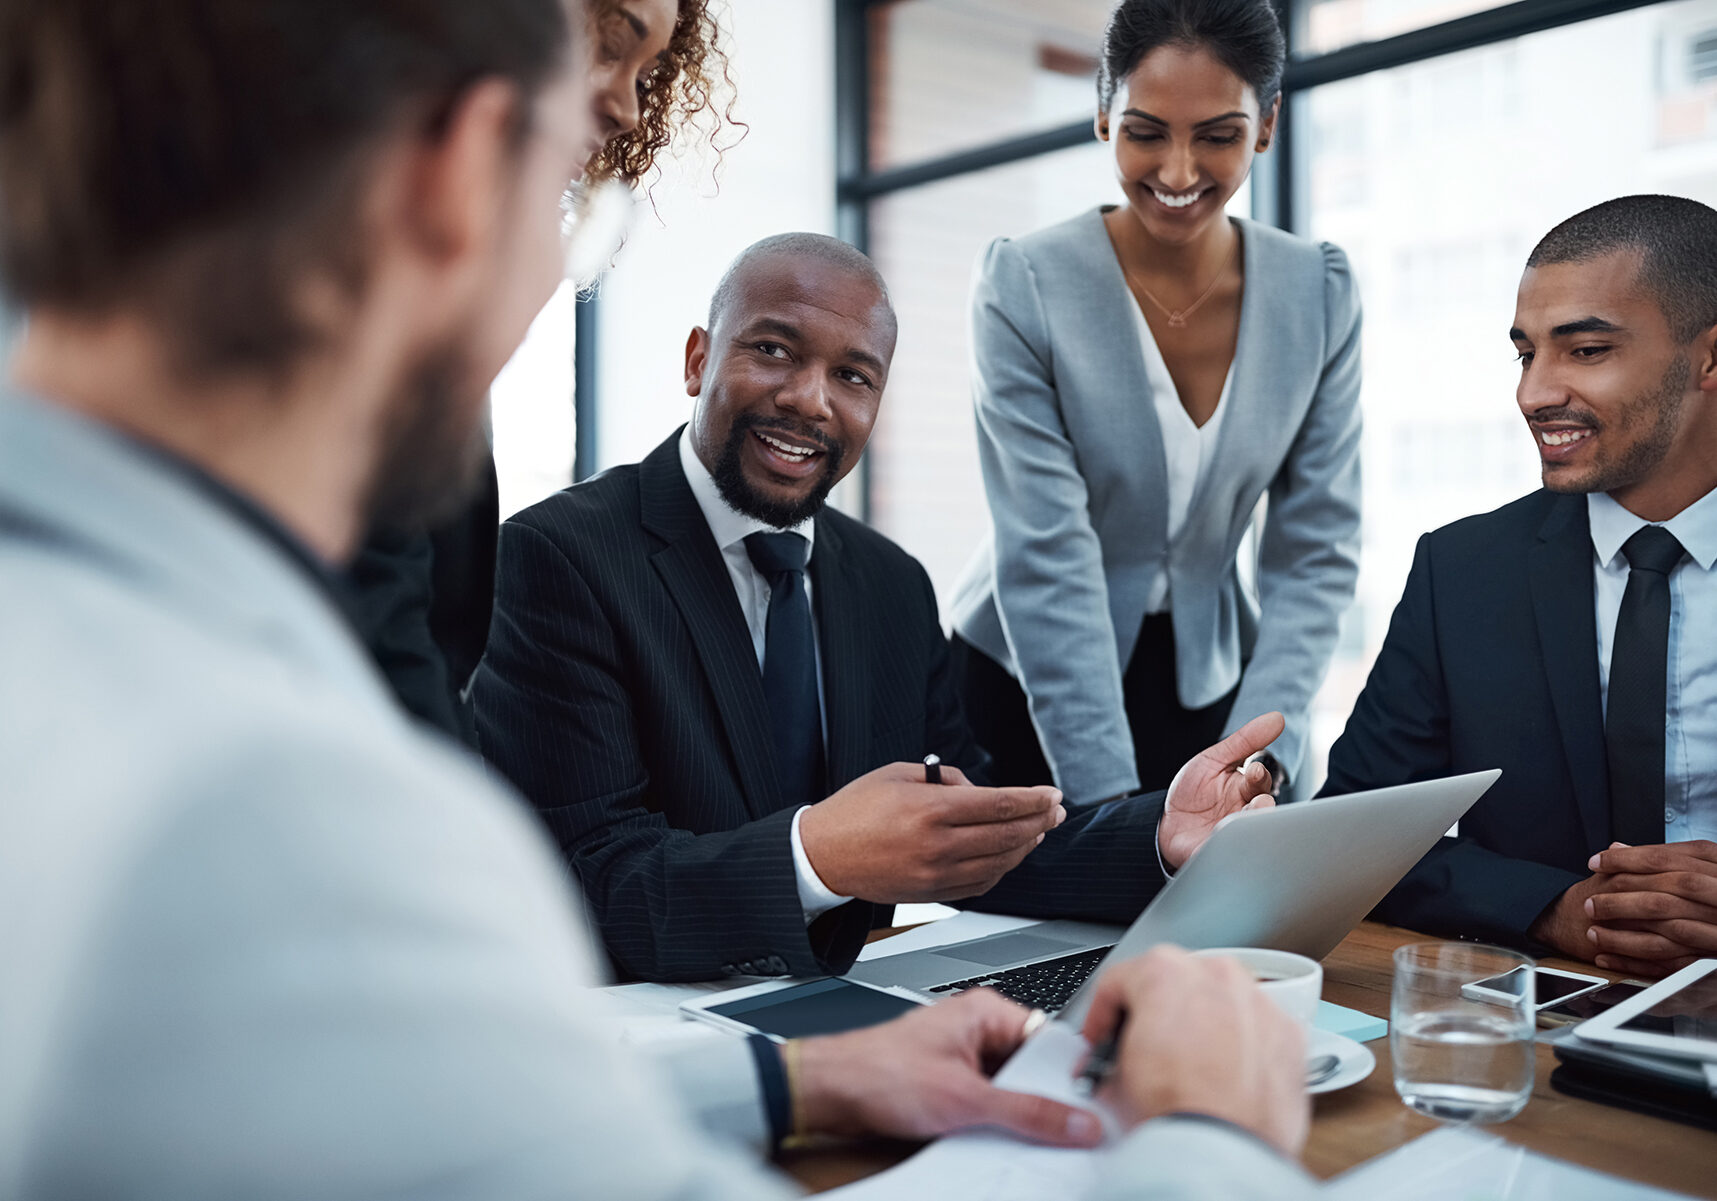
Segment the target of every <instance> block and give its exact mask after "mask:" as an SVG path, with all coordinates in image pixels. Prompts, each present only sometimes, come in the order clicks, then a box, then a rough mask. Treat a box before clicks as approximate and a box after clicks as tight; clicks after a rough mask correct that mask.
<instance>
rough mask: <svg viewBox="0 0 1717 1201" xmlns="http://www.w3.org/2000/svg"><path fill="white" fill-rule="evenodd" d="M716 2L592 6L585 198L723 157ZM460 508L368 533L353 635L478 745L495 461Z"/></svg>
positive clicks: (724, 81)
mask: <svg viewBox="0 0 1717 1201" xmlns="http://www.w3.org/2000/svg"><path fill="white" fill-rule="evenodd" d="M712 3H713V0H589V8H588V11H589V30H588V36H587V38H586V45H587V52H588V54H589V60H590V61H589V72H590V79H591V83H592V93H591V104H592V107H593V110H594V111H593V116H594V117H595V121H594V122H593V128H594V131H595V132H594V133H593V134H592V138H591V142H590V144H589V145H588V146H586V147H582V148H581V149H582V150H583V151H584V159H585V168H584V174H583V178H582V179H581V180H580V181H579V184H580V185H581V188H582V189H583V190H588V189H589V188H591V187H593V186H595V185H597V184H601V183H605V182H607V181H609V180H618V181H620V182H621V183H623V184H625V185H627V186H628V187H633V188H636V187H638V186H639V185H640V184H644V183H645V182H646V177H647V176H648V175H649V174H650V173H651V171H652V169H654V168H655V167H656V166H657V164H658V162H659V160H660V157H661V155H662V154H663V152H664V151H667V150H669V149H671V148H673V147H674V146H676V145H679V146H682V147H683V146H688V145H691V144H695V143H696V142H699V141H701V142H703V143H704V144H706V145H709V146H712V147H715V148H716V149H717V150H718V151H719V149H720V147H719V145H718V144H717V139H718V138H719V135H720V133H721V129H722V127H723V126H724V125H727V124H735V122H733V121H732V117H731V114H730V109H731V105H732V96H733V88H732V80H731V79H730V78H729V76H728V63H727V55H726V54H725V53H724V52H723V50H722V48H721V45H720V31H719V28H718V26H717V24H716V20H715V17H714V15H713V14H712V13H711V11H710V9H711V6H712ZM485 478H486V483H485V484H484V486H482V487H480V488H479V490H478V493H477V496H476V497H475V498H474V499H473V501H472V503H471V504H470V505H469V506H468V507H467V508H466V509H465V511H464V512H462V513H460V514H459V515H458V516H456V517H455V518H454V519H453V520H452V521H450V522H448V523H447V524H445V525H443V526H440V527H438V528H436V529H434V530H431V531H429V532H428V533H427V534H426V533H423V532H421V531H411V530H375V531H372V532H371V535H370V538H369V540H368V541H367V542H366V543H365V546H364V549H363V551H362V553H361V554H360V555H359V556H358V559H357V561H356V562H354V563H353V565H352V568H351V578H350V589H349V593H348V595H349V598H350V603H349V608H350V611H351V614H352V618H353V622H354V624H355V626H356V627H357V630H358V633H359V636H360V637H362V638H363V639H364V642H365V644H366V645H367V646H368V647H369V649H370V653H371V655H372V656H374V658H375V660H376V663H377V665H378V666H379V667H380V668H381V669H382V672H383V674H384V675H386V676H387V679H388V683H389V685H390V686H391V687H392V688H393V691H394V694H395V695H396V696H397V697H398V698H399V701H400V703H401V704H402V705H404V706H405V708H406V709H407V710H409V711H410V712H411V713H412V714H414V715H415V716H416V717H418V718H419V719H421V720H423V721H425V722H427V723H429V724H430V725H432V726H435V727H437V728H439V729H441V730H442V731H443V732H445V733H447V734H449V735H450V736H452V737H454V738H458V739H459V740H461V741H463V742H465V743H467V744H468V745H472V746H475V745H476V737H477V735H476V720H475V714H474V713H473V712H472V709H471V705H470V702H469V699H468V695H469V694H468V692H467V689H466V685H467V684H468V683H469V682H470V679H471V675H472V673H473V672H475V671H476V670H477V663H478V661H479V660H480V659H481V658H482V657H483V648H484V646H485V645H486V644H487V642H488V637H489V617H490V614H491V612H492V610H493V606H494V596H495V549H496V532H497V530H498V528H499V526H500V513H499V507H500V502H499V498H498V495H497V490H496V484H495V473H494V464H493V460H492V458H491V460H490V464H489V469H488V471H487V473H486V476H485Z"/></svg>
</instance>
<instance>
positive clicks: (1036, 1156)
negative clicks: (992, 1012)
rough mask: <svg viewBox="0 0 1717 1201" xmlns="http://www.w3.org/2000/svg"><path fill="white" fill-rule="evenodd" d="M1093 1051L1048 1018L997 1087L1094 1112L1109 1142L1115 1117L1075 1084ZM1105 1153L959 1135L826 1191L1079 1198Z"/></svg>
mask: <svg viewBox="0 0 1717 1201" xmlns="http://www.w3.org/2000/svg"><path fill="white" fill-rule="evenodd" d="M1089 1050H1090V1048H1089V1047H1088V1046H1086V1043H1085V1040H1084V1039H1083V1038H1082V1037H1080V1035H1079V1032H1078V1031H1076V1030H1075V1029H1073V1028H1072V1027H1071V1026H1067V1025H1064V1024H1062V1023H1060V1022H1050V1023H1049V1024H1048V1025H1047V1026H1045V1027H1044V1028H1043V1029H1042V1030H1040V1031H1038V1033H1037V1034H1036V1035H1034V1036H1033V1037H1032V1039H1031V1040H1030V1041H1029V1042H1027V1043H1026V1044H1025V1046H1023V1047H1021V1048H1020V1049H1019V1051H1018V1052H1017V1053H1016V1054H1015V1055H1014V1057H1013V1058H1012V1059H1010V1060H1008V1062H1007V1065H1006V1066H1005V1067H1003V1068H1002V1070H1001V1071H1000V1072H998V1073H997V1074H996V1084H997V1085H998V1086H1000V1087H1002V1088H1008V1089H1012V1090H1014V1091H1015V1092H1022V1093H1036V1094H1038V1095H1040V1096H1045V1097H1050V1098H1052V1099H1054V1100H1056V1101H1062V1102H1065V1103H1066V1104H1069V1105H1077V1106H1080V1107H1081V1108H1083V1109H1088V1110H1091V1111H1092V1112H1094V1113H1096V1114H1097V1115H1098V1116H1099V1117H1100V1118H1101V1119H1102V1121H1103V1125H1104V1129H1105V1130H1106V1131H1107V1132H1108V1135H1109V1137H1108V1139H1107V1140H1106V1141H1105V1144H1104V1147H1105V1148H1106V1147H1108V1146H1110V1145H1112V1143H1113V1141H1114V1139H1115V1138H1116V1137H1117V1135H1118V1133H1119V1129H1120V1127H1119V1124H1118V1123H1117V1122H1116V1121H1115V1118H1114V1115H1113V1114H1110V1113H1108V1112H1107V1111H1106V1110H1105V1109H1104V1108H1103V1107H1102V1106H1100V1105H1096V1104H1095V1103H1093V1102H1092V1101H1091V1099H1090V1098H1089V1097H1086V1096H1084V1095H1083V1094H1081V1093H1080V1092H1079V1091H1078V1090H1077V1089H1076V1088H1075V1087H1074V1076H1075V1073H1076V1072H1077V1071H1078V1069H1079V1065H1080V1064H1081V1063H1083V1062H1084V1060H1085V1056H1086V1053H1087V1052H1088V1051H1089ZM1105 1154H1106V1152H1105V1150H1104V1149H1102V1148H1099V1149H1098V1150H1094V1151H1085V1150H1070V1149H1068V1148H1064V1147H1040V1146H1036V1145H1034V1144H1031V1143H1025V1142H1021V1141H1020V1140H1018V1139H1016V1138H1013V1137H1012V1136H1010V1135H1007V1134H1002V1133H999V1132H994V1131H981V1132H973V1133H969V1134H954V1135H949V1136H948V1137H947V1138H944V1139H940V1140H938V1141H937V1142H935V1143H932V1144H931V1145H930V1146H928V1147H926V1148H924V1150H922V1151H920V1152H918V1154H916V1155H914V1156H913V1157H912V1158H911V1159H908V1160H907V1161H906V1162H905V1163H902V1164H899V1165H897V1166H895V1167H893V1168H890V1169H889V1170H888V1171H886V1172H879V1173H877V1174H876V1175H875V1176H871V1177H869V1178H868V1179H865V1180H861V1181H859V1182H858V1183H856V1184H849V1185H847V1186H846V1187H845V1188H839V1189H835V1190H833V1191H832V1192H830V1193H828V1194H826V1195H827V1196H829V1197H836V1198H840V1199H841V1201H885V1199H886V1201H1043V1199H1044V1198H1051V1197H1078V1196H1082V1195H1083V1194H1085V1193H1088V1192H1090V1191H1091V1190H1092V1189H1093V1188H1095V1187H1096V1183H1097V1174H1098V1171H1099V1169H1100V1167H1101V1165H1102V1163H1103V1157H1104V1155H1105Z"/></svg>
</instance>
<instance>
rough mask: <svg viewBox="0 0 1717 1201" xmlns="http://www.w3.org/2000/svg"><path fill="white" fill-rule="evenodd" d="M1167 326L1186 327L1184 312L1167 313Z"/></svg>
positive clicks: (1174, 327)
mask: <svg viewBox="0 0 1717 1201" xmlns="http://www.w3.org/2000/svg"><path fill="white" fill-rule="evenodd" d="M1169 328H1170V329H1185V328H1186V314H1185V313H1170V314H1169Z"/></svg>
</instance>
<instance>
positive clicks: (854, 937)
mask: <svg viewBox="0 0 1717 1201" xmlns="http://www.w3.org/2000/svg"><path fill="white" fill-rule="evenodd" d="M677 440H678V434H676V435H675V436H674V437H672V438H669V439H668V441H666V442H664V443H663V444H662V445H661V446H660V447H658V448H657V449H656V450H655V451H654V452H652V453H651V454H650V456H649V457H648V458H647V459H645V460H644V462H642V463H640V464H637V465H635V466H628V467H621V468H617V469H615V470H612V471H609V472H606V473H604V474H603V475H601V476H598V477H597V478H595V479H592V480H589V481H586V482H584V483H582V484H578V485H575V486H573V487H571V488H568V489H566V490H565V491H563V492H560V493H558V494H556V495H555V496H552V497H550V498H549V499H548V500H546V501H544V502H542V503H541V504H538V505H536V506H534V507H532V508H530V509H527V510H525V511H524V512H522V513H520V514H518V515H517V516H516V517H514V518H513V519H512V520H510V521H508V522H507V523H506V525H505V526H504V527H503V528H502V533H501V550H500V571H499V587H498V592H497V597H496V612H495V622H494V626H493V628H492V630H491V634H490V639H489V650H488V655H487V657H486V658H485V660H484V662H483V666H482V667H481V668H480V669H479V672H478V677H477V705H478V725H479V729H480V733H481V740H482V747H483V751H484V754H485V755H486V756H487V757H488V758H489V759H490V760H491V762H493V763H494V764H495V765H496V766H497V767H499V768H500V769H501V770H502V771H503V772H505V773H506V774H507V775H508V776H509V777H510V778H511V779H512V780H513V782H514V783H515V784H516V785H517V786H518V787H519V788H520V789H521V790H522V791H523V792H524V794H525V795H526V796H527V797H529V798H530V800H531V802H532V803H533V804H534V805H535V806H536V808H537V811H538V812H539V813H540V815H541V816H542V819H543V821H544V822H545V823H546V824H547V826H548V829H549V831H550V832H551V833H552V834H553V836H554V838H555V840H556V841H557V842H558V843H559V845H560V848H561V850H562V851H563V853H564V854H565V856H566V858H567V861H568V862H569V863H570V864H571V865H572V867H573V869H574V870H575V872H576V873H577V875H578V878H579V881H580V883H581V884H582V885H583V888H584V893H585V896H586V897H587V898H588V901H589V904H590V907H591V909H592V911H593V913H594V915H595V918H596V921H597V923H598V925H599V927H600V929H601V932H602V937H603V939H604V941H605V942H606V944H607V947H608V949H609V952H610V954H611V955H612V956H613V958H614V960H615V961H616V965H617V967H618V969H619V971H620V972H621V974H622V975H623V976H632V977H641V978H645V979H653V980H690V979H708V978H712V977H715V976H719V975H724V974H726V975H734V974H762V975H772V974H785V973H792V974H814V973H820V972H840V971H845V970H846V969H847V968H848V967H850V966H851V965H852V963H853V960H854V958H855V957H856V956H857V954H858V950H859V948H860V946H862V945H863V943H864V939H865V936H866V935H867V934H868V933H869V931H870V930H871V928H872V925H873V922H874V921H876V920H877V918H878V917H879V914H878V912H877V910H878V908H879V907H876V906H872V905H870V904H868V903H865V902H862V901H854V902H850V903H848V904H845V905H842V906H839V907H837V908H836V909H834V910H832V911H831V912H829V913H827V914H824V915H823V916H822V917H821V918H819V919H818V920H817V921H816V922H815V923H813V925H812V926H811V928H810V929H809V930H807V928H806V926H805V922H804V918H803V914H802V911H801V908H800V904H799V895H798V888H797V883H796V878H795V876H794V871H793V857H792V850H791V843H790V838H789V827H790V825H791V822H792V818H793V814H794V812H795V810H796V808H797V805H796V804H795V803H794V802H793V800H791V799H790V798H788V797H786V796H784V795H782V791H781V784H780V782H779V780H778V779H777V777H776V773H775V767H774V761H773V751H772V742H771V737H770V729H769V719H768V710H767V706H766V703H765V701H764V696H763V678H762V673H761V672H760V671H759V669H758V665H757V657H756V652H755V650H754V649H753V646H752V641H751V635H750V633H749V631H748V630H747V628H746V625H745V619H744V616H743V614H742V612H741V610H740V607H739V598H738V597H737V596H736V595H735V594H734V588H733V582H732V579H731V577H730V576H729V575H728V571H727V567H726V566H725V564H724V563H723V561H722V557H721V552H720V550H719V548H718V547H717V546H716V543H715V538H714V536H713V535H712V534H711V533H710V530H709V526H708V524H707V523H706V522H705V521H704V517H703V513H702V511H701V510H700V509H699V508H698V504H697V500H696V498H695V497H694V496H693V494H692V491H691V487H690V485H689V484H688V483H687V482H686V479H685V474H684V472H683V471H682V470H681V467H680V461H679V450H678V446H677ZM810 571H811V578H812V581H813V585H814V595H815V598H816V606H817V617H818V628H819V636H820V638H821V653H822V665H823V688H824V707H825V710H826V714H825V716H826V720H827V726H828V754H827V761H828V765H829V780H828V783H829V787H830V790H831V791H832V790H833V789H835V788H838V787H840V786H841V785H843V784H846V783H847V782H849V781H851V780H852V779H854V778H855V777H857V776H860V775H863V774H864V773H865V772H868V771H871V770H873V769H875V768H877V767H880V766H882V765H884V764H886V763H891V762H897V761H914V760H918V759H921V758H923V757H924V756H925V755H926V754H929V753H930V752H935V753H937V754H939V755H941V756H942V758H943V760H944V761H945V762H948V763H951V764H954V765H955V766H958V767H960V768H961V769H962V770H967V771H968V772H969V773H980V772H981V770H982V768H983V765H984V762H985V756H984V754H983V752H982V751H981V750H979V748H978V747H977V745H976V744H975V743H974V742H973V740H972V737H971V734H970V732H969V731H968V730H967V728H966V724H965V721H964V719H963V717H962V716H961V712H960V706H959V701H958V699H957V697H956V694H955V691H954V687H953V682H952V679H951V675H950V672H949V665H948V644H947V640H946V639H945V638H944V636H943V633H942V627H941V625H940V624H939V622H938V619H937V613H936V600H935V595H934V593H933V592H932V590H931V587H930V581H929V578H928V577H927V576H926V575H925V573H924V570H923V568H922V567H920V566H919V564H918V563H917V561H916V560H914V559H913V558H912V557H911V556H909V555H908V554H906V552H904V551H902V550H901V549H900V548H899V547H897V546H895V545H894V544H893V543H891V542H889V541H888V540H887V539H886V538H884V537H882V536H881V535H880V534H878V533H876V532H875V531H873V530H870V529H868V528H867V527H865V526H864V525H862V524H860V523H859V522H856V521H854V520H852V519H851V518H848V517H845V516H843V515H842V514H840V513H837V512H834V511H832V510H825V511H824V512H823V513H822V514H821V515H820V516H819V517H818V518H817V536H816V549H815V552H814V554H813V555H812V559H811V564H810ZM1160 814H1161V794H1157V795H1156V796H1155V797H1151V798H1140V799H1137V800H1133V801H1126V802H1120V803H1116V804H1112V805H1109V806H1104V807H1102V809H1101V810H1097V809H1092V810H1087V811H1083V812H1080V813H1076V814H1073V815H1070V816H1069V818H1068V820H1067V821H1066V822H1065V823H1063V825H1062V826H1061V827H1060V828H1059V829H1057V830H1055V831H1053V832H1052V833H1051V834H1050V836H1049V837H1048V838H1046V839H1045V840H1044V842H1043V844H1042V845H1041V846H1040V847H1038V848H1037V850H1036V851H1034V852H1033V853H1032V855H1031V856H1030V857H1029V858H1028V859H1027V860H1026V862H1025V863H1024V864H1022V865H1021V866H1020V867H1019V868H1017V869H1016V870H1015V871H1014V872H1012V873H1010V875H1009V876H1008V877H1007V878H1006V879H1005V880H1004V881H1003V882H1002V883H1001V884H1000V885H998V886H997V887H996V888H995V889H993V890H992V891H991V892H990V893H989V894H988V895H986V896H985V897H984V898H982V901H981V902H980V903H981V905H982V907H984V908H990V909H1005V910H1007V911H1009V912H1015V913H1020V914H1024V915H1026V916H1057V917H1083V918H1088V919H1094V920H1106V921H1126V920H1129V919H1131V918H1132V917H1133V916H1134V915H1135V914H1136V913H1137V912H1138V911H1139V909H1140V908H1142V907H1143V905H1144V903H1145V902H1146V901H1147V900H1148V899H1149V898H1150V897H1151V896H1153V895H1154V894H1155V893H1156V891H1157V890H1158V889H1159V888H1160V887H1161V886H1162V875H1161V872H1160V870H1159V868H1158V865H1157V858H1156V850H1155V837H1156V821H1157V818H1158V817H1159V816H1160Z"/></svg>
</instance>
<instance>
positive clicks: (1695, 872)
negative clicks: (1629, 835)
mask: <svg viewBox="0 0 1717 1201" xmlns="http://www.w3.org/2000/svg"><path fill="white" fill-rule="evenodd" d="M1588 866H1589V867H1590V868H1591V869H1592V872H1593V873H1594V874H1593V876H1592V880H1593V881H1594V882H1595V883H1594V886H1593V887H1592V889H1591V890H1590V891H1589V892H1588V893H1587V895H1586V896H1585V897H1584V898H1583V902H1582V908H1583V910H1584V912H1585V916H1586V917H1587V919H1589V921H1590V923H1591V924H1590V925H1589V926H1588V927H1587V940H1588V941H1589V942H1590V943H1591V950H1590V951H1589V952H1588V953H1589V954H1591V955H1592V956H1593V957H1594V958H1595V960H1596V962H1597V965H1598V966H1599V967H1601V968H1604V969H1606V970H1608V971H1614V972H1628V973H1630V974H1633V975H1643V976H1653V977H1655V976H1667V975H1669V974H1670V973H1671V972H1675V971H1679V970H1680V969H1681V968H1684V967H1686V966H1687V965H1688V964H1690V963H1692V962H1693V961H1694V960H1696V959H1700V958H1703V957H1705V956H1709V955H1717V842H1711V841H1708V840H1705V839H1700V840H1697V841H1694V842H1672V843H1667V844H1661V845H1655V846H1637V847H1630V846H1624V845H1623V844H1621V843H1613V844H1612V845H1611V846H1610V847H1609V848H1608V849H1606V850H1603V851H1599V852H1598V853H1597V854H1596V855H1593V856H1592V859H1591V862H1590V863H1589V864H1588Z"/></svg>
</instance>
